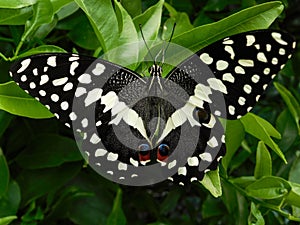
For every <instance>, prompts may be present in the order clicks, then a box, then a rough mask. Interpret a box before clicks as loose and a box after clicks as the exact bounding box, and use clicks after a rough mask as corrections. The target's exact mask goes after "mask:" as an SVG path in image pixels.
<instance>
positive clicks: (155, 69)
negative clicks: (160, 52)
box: [148, 63, 162, 77]
mask: <svg viewBox="0 0 300 225" xmlns="http://www.w3.org/2000/svg"><path fill="white" fill-rule="evenodd" d="M148 71H149V73H150V75H151V76H159V77H161V75H162V68H161V66H160V65H158V64H156V63H155V64H153V65H152V66H151V67H149V70H148Z"/></svg>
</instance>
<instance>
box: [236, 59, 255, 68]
mask: <svg viewBox="0 0 300 225" xmlns="http://www.w3.org/2000/svg"><path fill="white" fill-rule="evenodd" d="M239 64H240V65H241V66H245V67H253V66H254V62H253V60H251V59H240V60H239Z"/></svg>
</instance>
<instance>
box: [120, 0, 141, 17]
mask: <svg viewBox="0 0 300 225" xmlns="http://www.w3.org/2000/svg"><path fill="white" fill-rule="evenodd" d="M121 3H122V5H123V7H124V8H125V9H126V10H127V12H128V13H129V14H130V16H131V17H132V18H134V17H136V16H138V15H140V14H141V13H142V1H141V0H122V1H121Z"/></svg>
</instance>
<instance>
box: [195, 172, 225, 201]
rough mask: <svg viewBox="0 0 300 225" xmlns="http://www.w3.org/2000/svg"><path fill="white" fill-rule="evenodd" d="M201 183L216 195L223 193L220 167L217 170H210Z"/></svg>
mask: <svg viewBox="0 0 300 225" xmlns="http://www.w3.org/2000/svg"><path fill="white" fill-rule="evenodd" d="M200 183H201V184H202V185H203V186H204V187H205V188H206V189H207V190H208V191H209V192H210V193H211V194H212V195H213V196H214V197H215V198H217V197H220V196H221V195H222V187H221V182H220V176H219V168H218V169H217V170H213V171H209V172H207V173H206V174H205V175H204V178H203V180H202V181H200Z"/></svg>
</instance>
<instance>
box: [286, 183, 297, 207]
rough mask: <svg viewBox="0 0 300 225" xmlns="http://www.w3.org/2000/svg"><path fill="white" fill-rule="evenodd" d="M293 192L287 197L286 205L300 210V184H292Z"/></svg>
mask: <svg viewBox="0 0 300 225" xmlns="http://www.w3.org/2000/svg"><path fill="white" fill-rule="evenodd" d="M290 185H291V187H292V190H291V191H290V193H289V195H288V196H287V197H286V199H285V201H286V203H288V204H290V205H293V206H295V207H298V208H300V184H297V183H292V182H290Z"/></svg>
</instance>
